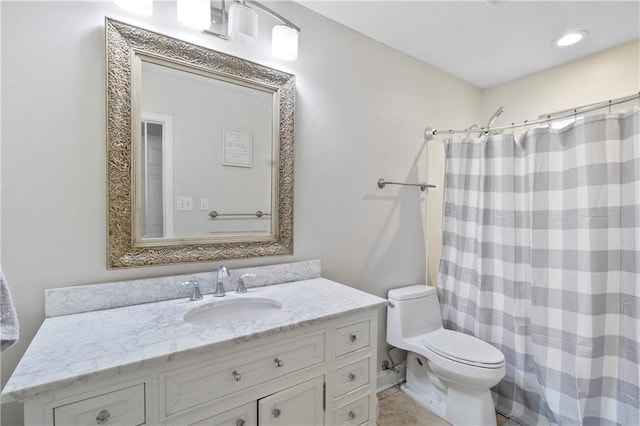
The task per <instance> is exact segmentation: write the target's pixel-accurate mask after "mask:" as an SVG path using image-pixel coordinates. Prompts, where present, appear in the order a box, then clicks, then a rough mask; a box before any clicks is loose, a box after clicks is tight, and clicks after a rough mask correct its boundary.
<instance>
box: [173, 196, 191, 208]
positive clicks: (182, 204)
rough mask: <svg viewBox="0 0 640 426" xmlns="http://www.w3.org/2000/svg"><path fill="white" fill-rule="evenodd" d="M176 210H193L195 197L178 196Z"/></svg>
mask: <svg viewBox="0 0 640 426" xmlns="http://www.w3.org/2000/svg"><path fill="white" fill-rule="evenodd" d="M176 210H178V211H190V210H193V197H178V199H177V206H176Z"/></svg>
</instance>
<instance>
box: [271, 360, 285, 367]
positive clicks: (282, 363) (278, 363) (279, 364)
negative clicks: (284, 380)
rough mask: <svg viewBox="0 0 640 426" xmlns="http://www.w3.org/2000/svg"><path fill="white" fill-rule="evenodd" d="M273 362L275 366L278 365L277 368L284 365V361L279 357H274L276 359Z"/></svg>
mask: <svg viewBox="0 0 640 426" xmlns="http://www.w3.org/2000/svg"><path fill="white" fill-rule="evenodd" d="M273 362H275V363H276V367H278V368H280V367H284V361H283V360H281V359H278V358H276V359H274V360H273Z"/></svg>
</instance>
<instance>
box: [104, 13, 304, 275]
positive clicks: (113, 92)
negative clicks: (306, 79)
mask: <svg viewBox="0 0 640 426" xmlns="http://www.w3.org/2000/svg"><path fill="white" fill-rule="evenodd" d="M105 27H106V54H107V161H108V164H107V201H108V212H107V219H108V235H107V242H108V243H107V245H108V250H107V257H108V260H107V264H108V267H109V268H128V267H138V266H151V265H165V264H175V263H186V262H204V261H212V260H221V259H237V258H246V257H257V256H276V255H285V254H292V253H293V144H294V112H295V111H294V110H295V76H293V75H291V74H288V73H285V72H282V71H278V70H275V69H273V68H269V67H266V66H263V65H260V64H256V63H253V62H250V61H246V60H243V59H240V58H237V57H234V56H231V55H227V54H224V53H221V52H217V51H215V50H211V49H207V48H205V47H201V46H197V45H194V44H191V43H187V42H184V41H181V40H177V39H174V38H171V37H168V36H165V35H162V34H158V33H155V32H151V31H148V30H144V29H142V28H138V27H135V26H131V25H128V24H125V23H122V22H119V21H115V20H112V19H109V18H107V19H106V22H105ZM136 55H145V56H150V57H156V58H158V59H160V60H162V61H167V62H170V63H174V64H176V66H181V67H188V68H192V69H196V70H199V71H202V72H206V73H210V74H215V75H217V76H219V77H220V78H221V79H229V80H235V81H243V82H246V83H248V84H257V85H260V86H262V87H270V88H272V89H273V91H274V97H275V100H276V102H275V104H276V106H277V110H276V111H274V114H276V116H277V117H278V118H279V120H278V123H277V126H276V127H277V132H276V135H277V136H278V137H277V140H275V141H274V143H276V144H277V148H276V152H277V164H276V165H275V166H277V173H275V175H276V179H275V180H276V184H275V186H276V188H275V191H273V192H274V200H273V205H274V208H275V210H274V211H276V212H277V216H276V217H275V220H274V230H273V233H272V235H271V236H270V237H269V238H259V239H256V240H251V241H246V240H240V241H238V240H237V239H235V240H234V239H233V238H231V239H229V240H220V239H219V238H209V239H208V238H206V237H204V238H193V239H187V238H181V239H167V241H162V239H160V240H159V241H158V242H156V243H153V244H148V243H146V244H139V243H136V241H135V238H134V235H135V230H134V228H133V227H134V212H135V211H136V200H135V178H134V172H135V166H134V159H135V157H136V155H135V153H134V152H133V147H134V143H133V142H134V132H135V131H136V129H137V128H138V126H137V125H135V124H134V120H135V119H136V118H138V119H139V117H136V116H135V115H136V114H134V113H133V112H134V111H135V105H136V102H137V100H136V99H134V96H132V93H136V88H135V87H134V81H135V80H136V75H135V72H134V68H135V64H134V61H135V60H136Z"/></svg>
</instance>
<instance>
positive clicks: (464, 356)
mask: <svg viewBox="0 0 640 426" xmlns="http://www.w3.org/2000/svg"><path fill="white" fill-rule="evenodd" d="M422 343H423V344H424V345H425V346H426V347H427V348H429V349H431V350H432V351H433V352H435V353H437V354H438V355H440V356H443V357H445V358H449V359H451V360H454V361H457V362H462V363H464V364H469V365H474V366H478V367H484V368H499V367H501V366H502V365H503V364H504V355H503V354H502V352H500V351H499V350H498V349H496V348H494V347H493V346H491V345H490V344H488V343H487V342H484V341H482V340H480V339H478V338H477V337H474V336H470V335H468V334H464V333H460V332H457V331H453V330H447V329H444V328H441V329H439V330H436V331H433V332H431V333H429V334H427V335H426V336H425V337H424V338H423V339H422Z"/></svg>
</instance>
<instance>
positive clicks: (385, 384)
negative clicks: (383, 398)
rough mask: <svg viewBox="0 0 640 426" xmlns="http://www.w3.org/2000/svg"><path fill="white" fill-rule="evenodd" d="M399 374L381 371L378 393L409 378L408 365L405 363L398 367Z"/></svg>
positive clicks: (378, 380)
mask: <svg viewBox="0 0 640 426" xmlns="http://www.w3.org/2000/svg"><path fill="white" fill-rule="evenodd" d="M396 369H397V370H398V372H397V373H394V372H393V371H391V370H384V371H379V372H378V376H377V379H376V386H377V392H382V391H383V390H385V389H389V388H390V387H391V386H394V385H397V384H398V383H402V382H404V381H405V380H406V377H407V363H406V362H403V363H401V364H398V365H396Z"/></svg>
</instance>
